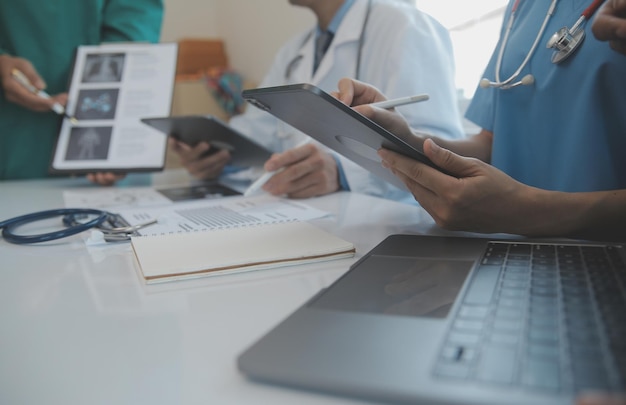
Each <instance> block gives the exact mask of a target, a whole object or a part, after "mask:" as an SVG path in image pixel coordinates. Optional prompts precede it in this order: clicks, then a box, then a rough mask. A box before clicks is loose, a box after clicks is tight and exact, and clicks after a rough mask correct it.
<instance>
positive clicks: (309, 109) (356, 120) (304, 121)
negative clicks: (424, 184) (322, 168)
mask: <svg viewBox="0 0 626 405" xmlns="http://www.w3.org/2000/svg"><path fill="white" fill-rule="evenodd" d="M242 96H243V98H244V99H245V100H247V101H248V102H250V103H251V104H252V105H254V106H256V107H258V108H260V109H262V110H265V111H267V112H269V113H270V114H272V115H274V116H275V117H277V118H279V119H281V120H282V121H284V122H286V123H287V124H289V125H291V126H293V127H295V128H296V129H298V130H300V131H302V132H304V133H305V134H307V135H309V136H310V137H312V138H314V139H316V140H317V141H319V142H320V143H322V144H324V145H326V146H327V147H329V148H331V149H332V150H334V151H336V152H338V153H340V154H341V155H343V156H345V157H346V158H348V159H350V160H351V161H353V162H354V163H356V164H358V165H359V166H361V167H363V168H364V169H366V170H368V171H370V172H371V173H372V174H374V175H376V176H378V177H380V178H381V179H384V180H386V181H388V182H389V183H391V184H393V185H395V186H396V187H399V188H401V189H404V190H406V189H407V188H406V186H405V185H404V183H402V181H400V179H399V178H397V177H396V176H394V175H393V173H391V171H389V170H388V169H385V168H384V167H382V165H381V159H380V157H379V156H378V154H377V151H378V149H380V148H386V149H390V150H393V151H394V152H398V153H401V154H403V155H406V156H408V157H411V158H413V159H416V160H418V161H420V162H422V163H425V164H427V165H429V166H431V167H433V168H436V169H437V170H439V171H442V172H443V170H442V169H441V168H438V167H437V166H436V165H435V164H434V163H433V162H431V161H430V159H428V158H427V157H426V155H424V153H423V149H422V141H421V140H419V139H416V138H403V137H400V136H399V135H396V134H393V133H391V132H389V131H387V130H386V129H385V128H383V127H381V126H380V125H378V124H376V123H375V122H374V121H372V120H370V119H369V118H367V117H365V116H363V115H362V114H359V113H358V112H357V111H355V110H353V109H352V108H350V107H348V106H347V105H345V104H343V103H342V102H341V101H339V100H337V99H336V98H334V97H333V96H331V95H330V94H328V93H326V92H324V91H323V90H321V89H319V88H318V87H316V86H314V85H312V84H308V83H300V84H290V85H284V86H275V87H263V88H256V89H249V90H244V91H243V93H242Z"/></svg>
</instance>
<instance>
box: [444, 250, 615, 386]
mask: <svg viewBox="0 0 626 405" xmlns="http://www.w3.org/2000/svg"><path fill="white" fill-rule="evenodd" d="M618 249H620V248H619V247H613V246H581V245H555V244H533V243H510V242H492V243H490V244H489V245H488V248H487V250H486V252H485V254H484V256H483V258H482V261H481V264H480V265H479V266H478V268H477V269H476V271H475V273H474V276H473V279H472V280H471V284H470V285H469V287H468V290H467V291H466V293H465V296H464V297H463V301H462V302H461V305H460V306H459V307H458V310H457V311H456V313H455V314H454V318H453V320H452V323H451V327H450V329H449V330H448V332H447V335H446V340H445V344H444V345H443V347H442V349H441V352H440V355H439V358H438V361H437V364H436V366H435V369H434V373H435V375H436V376H438V377H440V378H448V379H463V380H468V381H472V382H475V383H486V384H496V385H502V386H509V387H511V386H520V387H524V388H526V389H536V390H541V391H545V392H554V393H562V392H574V393H575V392H579V391H583V390H588V389H589V390H591V389H593V390H607V391H624V390H625V388H626V294H625V291H626V264H625V263H624V261H623V260H622V259H621V257H620V256H619V254H618V252H617V250H618Z"/></svg>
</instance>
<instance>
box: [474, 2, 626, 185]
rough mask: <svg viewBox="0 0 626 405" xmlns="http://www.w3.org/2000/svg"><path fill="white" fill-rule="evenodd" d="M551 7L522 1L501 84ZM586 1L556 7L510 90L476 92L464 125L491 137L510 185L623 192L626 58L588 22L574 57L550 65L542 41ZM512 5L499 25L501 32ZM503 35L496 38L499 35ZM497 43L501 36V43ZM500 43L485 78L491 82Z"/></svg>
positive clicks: (549, 53) (625, 177) (567, 23)
mask: <svg viewBox="0 0 626 405" xmlns="http://www.w3.org/2000/svg"><path fill="white" fill-rule="evenodd" d="M549 4H550V2H548V1H529V0H525V1H524V0H522V1H521V2H520V4H519V7H518V10H517V15H516V17H515V21H514V23H513V29H512V31H511V33H510V36H509V40H508V44H507V45H506V48H505V50H504V57H503V60H502V67H501V71H500V80H505V79H507V78H508V77H509V76H510V75H511V74H512V73H513V72H514V71H515V70H517V69H518V68H519V66H520V64H521V63H522V60H523V59H524V58H525V57H526V55H527V53H528V51H529V50H530V48H531V46H532V43H533V41H534V40H535V38H536V36H537V34H538V32H539V29H540V26H541V23H542V22H543V19H544V17H545V15H546V12H547V10H548V7H549ZM589 4H590V0H561V1H559V2H558V4H557V7H556V12H555V14H554V15H553V16H552V18H551V19H550V21H549V23H548V26H547V28H546V30H545V32H544V34H543V38H541V40H540V42H539V44H538V46H537V49H536V51H535V54H534V55H533V56H532V58H531V59H530V61H529V63H528V65H527V66H526V67H525V68H524V69H523V70H522V72H521V74H520V76H519V77H518V79H517V80H519V79H521V78H522V77H524V76H525V75H526V74H528V73H531V74H532V75H533V76H534V77H535V83H534V84H533V85H530V86H518V87H515V88H512V89H509V90H501V89H495V88H489V89H482V88H480V87H479V88H478V89H477V91H476V94H475V96H474V98H473V100H472V103H471V105H470V107H469V108H468V110H467V113H466V117H467V118H468V119H469V120H471V121H472V122H474V123H476V124H477V125H479V126H480V127H482V128H484V129H486V130H489V131H492V132H493V133H494V142H493V149H492V155H491V160H492V161H491V163H492V164H493V165H494V166H495V167H497V168H499V169H501V170H503V171H504V172H505V173H507V174H509V175H510V176H512V177H513V178H515V179H517V180H519V181H521V182H523V183H525V184H528V185H530V186H535V187H539V188H543V189H548V190H558V191H567V192H578V191H600V190H613V189H623V188H626V56H624V55H622V54H619V53H617V52H615V51H613V50H611V49H610V47H609V45H608V43H606V42H600V41H598V40H596V39H595V38H594V36H593V34H592V32H591V21H589V22H587V23H586V26H585V27H584V28H585V31H586V37H585V40H584V42H583V43H582V44H581V46H580V47H579V48H578V50H577V51H576V53H574V54H573V55H571V56H570V57H569V58H568V59H567V60H566V61H564V62H562V63H561V64H559V65H556V64H553V63H552V62H551V57H552V54H553V52H554V50H553V49H548V48H546V43H547V42H548V39H549V38H550V37H551V36H552V34H554V33H555V32H556V31H557V30H558V29H560V28H561V27H564V26H567V27H571V26H572V25H573V24H574V23H575V21H576V20H577V19H578V18H579V16H580V15H581V14H582V12H583V10H584V9H585V8H586V7H587V6H588V5H589ZM510 8H511V4H509V9H508V10H507V13H506V15H505V17H504V22H505V24H504V25H506V23H507V21H508V19H509V15H510V14H509V13H510ZM503 33H504V31H503V32H502V33H501V34H503ZM500 38H501V39H500V41H502V35H501V37H500ZM499 47H500V43H498V45H497V48H496V50H495V51H494V54H493V56H492V58H491V61H490V62H489V64H488V65H487V69H486V71H485V74H484V77H486V78H488V79H490V80H492V81H493V80H495V72H494V70H495V64H496V59H497V53H498V51H499Z"/></svg>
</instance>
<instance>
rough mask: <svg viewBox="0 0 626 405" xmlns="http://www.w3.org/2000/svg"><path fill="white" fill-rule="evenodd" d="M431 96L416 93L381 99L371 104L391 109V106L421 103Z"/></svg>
mask: <svg viewBox="0 0 626 405" xmlns="http://www.w3.org/2000/svg"><path fill="white" fill-rule="evenodd" d="M429 98H430V97H429V96H428V94H416V95H414V96H409V97H400V98H394V99H392V100H385V101H379V102H377V103H371V104H370V105H371V106H372V107H378V108H384V109H390V108H394V107H398V106H401V105H405V104H413V103H419V102H420V101H426V100H428V99H429Z"/></svg>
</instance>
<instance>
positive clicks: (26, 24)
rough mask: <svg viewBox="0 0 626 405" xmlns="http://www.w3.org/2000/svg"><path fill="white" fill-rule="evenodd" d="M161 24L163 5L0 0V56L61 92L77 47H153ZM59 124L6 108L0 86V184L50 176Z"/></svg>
mask: <svg viewBox="0 0 626 405" xmlns="http://www.w3.org/2000/svg"><path fill="white" fill-rule="evenodd" d="M162 19H163V1H162V0H54V1H50V0H19V1H16V0H0V54H8V55H11V56H17V57H21V58H24V59H27V60H29V61H30V62H31V63H32V64H33V66H34V67H35V69H36V70H37V72H38V73H39V75H40V76H41V77H42V78H43V79H44V81H45V82H46V84H47V87H46V91H47V92H48V93H50V94H58V93H63V92H66V91H67V85H68V81H69V74H70V70H71V67H72V63H73V59H74V53H75V50H76V48H77V46H78V45H97V44H100V43H102V42H119V41H144V42H158V41H159V36H160V31H161V22H162ZM60 124H61V119H60V117H59V116H58V115H56V114H55V113H53V112H33V111H30V110H27V109H25V108H22V107H20V106H18V105H15V104H13V103H10V102H9V101H7V100H6V99H5V97H4V92H3V91H2V87H1V86H0V180H9V179H27V178H40V177H47V176H49V173H48V167H49V165H50V159H51V156H52V151H53V149H54V144H55V141H56V137H57V134H58V130H59V127H60Z"/></svg>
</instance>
